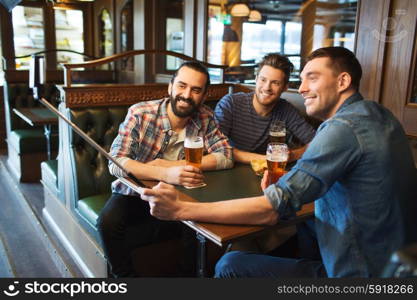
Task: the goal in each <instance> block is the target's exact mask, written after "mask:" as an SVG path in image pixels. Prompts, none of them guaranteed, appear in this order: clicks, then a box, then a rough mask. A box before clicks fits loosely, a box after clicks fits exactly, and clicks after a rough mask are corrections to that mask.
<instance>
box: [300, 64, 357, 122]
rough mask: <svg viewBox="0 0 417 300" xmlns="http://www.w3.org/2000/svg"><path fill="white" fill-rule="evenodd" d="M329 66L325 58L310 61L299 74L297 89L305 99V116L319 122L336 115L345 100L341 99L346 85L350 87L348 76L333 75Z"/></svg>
mask: <svg viewBox="0 0 417 300" xmlns="http://www.w3.org/2000/svg"><path fill="white" fill-rule="evenodd" d="M330 65H331V61H330V59H329V58H327V57H319V58H315V59H313V60H310V61H309V62H308V63H307V64H306V65H305V67H304V69H303V71H302V72H301V79H302V82H301V85H300V88H299V89H298V92H299V93H300V94H301V95H302V96H303V97H304V99H305V102H304V105H305V106H306V112H307V114H308V115H309V116H313V117H316V118H318V119H321V120H326V119H328V118H330V117H332V116H333V115H334V114H335V113H336V111H337V109H338V108H339V107H340V105H342V103H343V102H344V100H345V98H346V97H342V94H343V93H344V92H345V91H346V84H348V86H349V85H350V76H349V74H347V73H346V72H342V73H340V74H335V71H334V70H332V69H331V68H330V67H329V66H330ZM347 81H348V82H347Z"/></svg>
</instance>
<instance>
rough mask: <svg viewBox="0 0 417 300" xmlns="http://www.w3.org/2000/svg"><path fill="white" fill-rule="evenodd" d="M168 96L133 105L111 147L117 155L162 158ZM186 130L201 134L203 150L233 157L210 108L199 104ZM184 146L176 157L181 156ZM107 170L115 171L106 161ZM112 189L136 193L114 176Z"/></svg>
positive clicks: (167, 130) (146, 159)
mask: <svg viewBox="0 0 417 300" xmlns="http://www.w3.org/2000/svg"><path fill="white" fill-rule="evenodd" d="M167 105H169V99H168V98H165V99H160V100H154V101H146V102H140V103H137V104H135V105H132V106H131V107H130V108H129V110H128V113H127V116H126V119H125V120H124V122H123V123H122V124H120V127H119V133H118V135H117V137H116V139H115V140H114V141H113V144H112V146H111V148H110V155H111V156H112V157H114V158H116V159H120V158H130V159H134V160H137V161H140V162H142V163H146V162H149V161H152V160H155V159H157V158H162V156H163V153H164V151H165V149H166V147H167V145H168V143H169V140H170V138H171V135H172V133H173V131H172V130H171V124H170V122H169V119H168V112H167ZM186 131H187V132H189V131H191V132H192V133H195V134H199V135H201V136H204V154H210V153H219V154H220V155H221V156H222V157H223V159H227V160H230V161H231V160H232V148H231V146H230V145H229V143H228V140H227V138H226V137H225V136H224V135H223V134H222V133H221V131H220V130H219V127H218V125H217V123H216V121H215V120H214V117H213V112H212V110H211V109H210V108H208V107H207V106H204V105H203V106H202V107H201V108H200V109H199V112H198V113H197V114H195V115H194V116H193V117H192V118H191V119H190V121H189V122H188V123H187V125H186ZM184 157H185V154H184V149H183V150H182V151H181V153H180V157H179V159H184ZM109 169H110V172H111V173H112V174H113V173H115V172H114V171H113V172H112V170H113V166H112V163H111V162H109ZM112 190H113V192H114V193H120V194H125V195H135V194H136V193H135V192H134V191H133V190H131V189H130V188H128V187H127V186H125V185H124V184H122V183H121V182H120V181H119V180H116V181H114V182H113V184H112Z"/></svg>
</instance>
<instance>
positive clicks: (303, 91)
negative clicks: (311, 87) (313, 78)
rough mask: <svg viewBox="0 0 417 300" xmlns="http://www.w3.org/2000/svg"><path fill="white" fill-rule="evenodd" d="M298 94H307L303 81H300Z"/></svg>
mask: <svg viewBox="0 0 417 300" xmlns="http://www.w3.org/2000/svg"><path fill="white" fill-rule="evenodd" d="M298 92H299V93H300V94H301V95H302V94H303V93H305V92H307V84H305V82H304V80H302V81H301V84H300V87H299V88H298Z"/></svg>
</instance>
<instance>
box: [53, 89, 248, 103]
mask: <svg viewBox="0 0 417 300" xmlns="http://www.w3.org/2000/svg"><path fill="white" fill-rule="evenodd" d="M231 86H234V85H233V84H212V85H210V87H209V91H208V95H207V101H218V100H220V99H221V98H222V97H223V96H224V95H226V94H227V93H228V92H229V87H231ZM236 87H238V85H236ZM58 89H59V90H60V93H61V99H62V101H63V102H65V106H66V107H67V108H80V107H99V106H124V105H132V104H135V103H138V102H141V101H148V100H156V99H161V98H163V97H166V96H168V85H167V84H145V85H120V84H117V85H113V84H102V85H98V84H96V85H93V84H91V85H90V84H80V85H73V86H72V87H65V86H58ZM245 89H246V88H245ZM233 90H234V91H236V89H235V88H234V89H233ZM239 90H240V88H239Z"/></svg>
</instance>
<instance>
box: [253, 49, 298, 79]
mask: <svg viewBox="0 0 417 300" xmlns="http://www.w3.org/2000/svg"><path fill="white" fill-rule="evenodd" d="M263 66H270V67H273V68H275V69H278V70H281V71H282V72H284V74H285V84H287V83H288V81H289V80H290V75H291V72H292V71H293V70H294V65H293V64H292V63H291V62H290V60H289V59H288V58H287V57H286V56H282V55H280V54H278V53H269V54H267V55H265V56H264V57H263V58H262V60H261V61H260V62H259V68H258V74H259V72H260V71H261V69H262V68H263Z"/></svg>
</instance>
